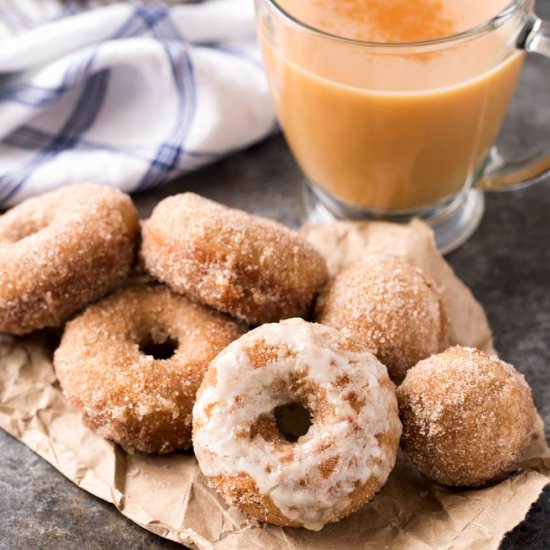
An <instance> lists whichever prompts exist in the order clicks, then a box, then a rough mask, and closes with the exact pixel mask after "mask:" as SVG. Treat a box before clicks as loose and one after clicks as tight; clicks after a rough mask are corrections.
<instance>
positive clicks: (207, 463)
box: [193, 319, 401, 529]
mask: <svg viewBox="0 0 550 550" xmlns="http://www.w3.org/2000/svg"><path fill="white" fill-rule="evenodd" d="M339 340H341V335H340V333H339V332H338V331H336V330H335V329H332V328H329V327H325V326H323V325H316V324H311V323H307V322H306V321H304V320H302V319H289V320H287V321H283V322H281V323H278V324H268V325H263V326H261V327H259V328H257V329H255V330H253V331H251V332H249V333H248V334H246V335H244V336H243V337H241V338H240V339H239V340H237V341H235V342H233V343H232V344H231V345H230V346H229V347H227V348H226V349H225V350H224V351H223V352H222V353H221V354H220V355H218V357H217V358H216V359H215V360H214V361H213V363H212V365H211V368H215V369H216V372H217V376H216V382H215V385H209V384H203V386H202V388H201V390H200V392H199V395H198V397H197V401H196V404H195V407H194V410H193V418H194V422H195V426H196V430H195V433H194V450H195V455H196V457H197V459H198V461H199V465H200V467H201V470H202V471H203V473H204V474H205V475H206V476H207V477H214V476H220V475H223V476H226V477H227V476H231V475H236V474H239V473H243V472H244V473H246V474H248V475H249V476H250V477H251V478H252V479H253V480H254V481H255V483H256V485H257V487H258V489H259V491H260V492H261V493H262V494H265V495H269V496H270V497H271V499H272V501H273V503H274V505H275V506H276V507H277V508H278V509H279V510H280V511H281V512H282V514H284V516H286V517H287V518H289V519H291V520H293V521H297V522H300V523H301V524H303V525H304V526H305V527H307V528H309V529H320V528H321V527H322V526H323V525H324V524H325V523H327V522H328V521H329V520H330V519H333V518H334V517H335V515H336V514H337V513H338V511H341V510H343V509H345V508H346V507H347V506H348V505H349V504H350V501H349V495H350V493H352V492H353V490H354V489H356V488H357V486H358V485H363V484H365V483H366V482H367V481H368V480H369V479H370V478H371V476H374V478H375V479H376V480H377V481H378V483H379V485H380V486H382V485H383V484H384V482H385V481H386V479H387V477H388V475H389V473H390V471H391V470H392V468H393V466H394V464H395V455H396V449H395V448H392V449H388V448H382V447H380V445H379V444H378V440H377V439H376V437H375V436H376V435H381V434H384V433H388V432H389V433H392V434H396V436H395V437H396V440H397V439H398V437H399V434H400V433H401V424H400V422H399V418H398V412H397V402H396V397H395V392H394V391H393V389H392V388H391V386H389V385H388V384H387V383H386V384H384V385H381V381H385V382H387V380H388V379H387V372H386V368H385V367H384V366H383V365H382V364H381V363H380V362H379V361H378V360H377V359H376V358H375V357H374V356H373V355H372V354H370V353H368V352H366V353H352V352H342V351H339V350H338V349H337V344H338V341H339ZM257 341H264V342H266V343H267V344H269V345H273V346H287V347H289V348H290V349H291V350H293V351H294V352H295V353H296V356H293V357H289V358H285V359H282V360H278V361H276V362H273V363H270V364H268V365H266V366H264V367H262V368H254V366H253V365H252V364H251V361H250V359H249V357H248V355H247V353H246V351H245V350H246V349H247V348H248V347H250V346H251V345H253V344H254V342H257ZM290 373H294V374H299V375H303V376H307V378H308V379H309V380H311V381H312V382H314V383H316V384H317V385H318V386H319V387H320V388H322V389H323V390H324V391H325V393H326V397H325V401H326V403H327V404H328V405H329V406H330V407H331V409H332V412H331V414H330V416H329V418H328V419H326V420H325V421H323V422H320V421H314V423H313V425H312V426H311V428H310V429H309V431H308V433H307V434H306V435H304V436H302V437H301V438H300V439H299V440H298V441H297V442H296V443H295V444H293V445H292V449H293V452H294V458H293V460H292V461H290V462H286V463H285V462H282V461H281V460H280V459H281V454H283V451H282V450H281V448H280V445H279V446H275V445H273V444H272V443H270V442H266V441H265V440H264V439H263V438H262V437H261V436H259V435H257V436H256V437H254V439H250V438H243V437H237V435H236V434H242V433H248V431H249V429H250V426H251V425H252V424H253V423H254V422H255V420H256V419H257V418H258V416H259V415H261V414H263V413H267V414H269V413H271V412H272V411H273V409H274V408H275V407H276V406H278V405H283V404H285V403H288V402H289V401H292V396H291V395H290V394H284V395H281V393H276V392H275V391H274V390H273V387H274V383H275V382H276V381H280V380H288V377H289V374H290ZM342 375H346V376H347V378H348V379H349V382H348V383H347V384H346V385H345V387H342V385H341V384H342V382H341V377H342ZM338 377H340V381H339V384H338V383H337V382H336V379H337V378H338ZM350 391H353V392H355V394H356V395H357V396H359V397H360V398H361V399H363V400H364V404H363V405H362V406H361V407H360V408H359V411H357V412H356V411H355V410H354V409H353V407H352V406H351V404H350V402H349V401H348V400H347V399H345V396H346V395H348V394H349V392H350ZM236 398H240V402H239V403H238V404H236ZM207 411H208V413H209V414H207ZM327 442H332V443H333V445H332V446H330V447H329V448H327V449H325V450H319V446H320V444H322V443H327ZM285 447H287V446H285ZM335 456H337V457H338V459H339V462H338V464H337V467H336V468H335V469H334V471H333V472H332V474H330V475H329V476H328V477H327V478H324V477H323V476H322V475H321V471H320V469H319V466H320V465H321V464H323V463H324V462H325V461H327V460H329V459H331V458H333V457H335ZM269 469H271V472H268V470H269ZM302 480H306V481H307V483H306V484H305V486H302V485H300V481H302Z"/></svg>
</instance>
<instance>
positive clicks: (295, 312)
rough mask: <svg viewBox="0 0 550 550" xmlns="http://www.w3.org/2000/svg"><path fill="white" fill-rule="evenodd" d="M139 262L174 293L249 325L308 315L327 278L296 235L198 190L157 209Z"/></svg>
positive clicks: (314, 253)
mask: <svg viewBox="0 0 550 550" xmlns="http://www.w3.org/2000/svg"><path fill="white" fill-rule="evenodd" d="M142 257H143V261H144V264H145V267H146V269H147V271H148V272H149V273H150V274H151V275H153V276H154V277H156V278H158V279H159V280H160V281H162V282H164V283H166V284H167V285H168V286H170V287H171V288H172V289H173V290H175V291H176V292H181V293H183V294H186V295H187V296H189V297H190V298H191V299H193V300H195V301H198V302H201V303H204V304H206V305H209V306H212V307H214V308H216V309H218V310H220V311H223V312H225V313H228V314H230V315H232V316H234V317H237V318H239V319H242V320H245V321H247V322H249V323H252V324H260V323H264V322H271V321H278V320H279V319H283V318H287V317H292V316H303V315H304V314H305V313H306V312H307V309H308V306H309V305H310V304H311V302H312V300H313V298H314V295H315V293H316V292H317V291H318V290H319V289H320V287H321V286H322V285H323V284H324V282H325V281H326V279H327V277H328V273H327V267H326V263H325V260H324V259H323V257H322V256H321V255H320V254H319V253H318V252H317V251H316V250H315V249H314V248H313V247H312V246H311V245H310V244H308V243H307V242H306V241H304V240H303V239H302V238H301V237H300V236H299V235H298V234H296V233H294V232H292V231H290V230H289V229H287V228H285V227H284V226H282V225H280V224H278V223H275V222H273V221H270V220H267V219H263V218H260V217H257V216H253V215H251V214H247V213H246V212H242V211H240V210H234V209H230V208H226V207H224V206H222V205H220V204H217V203H215V202H212V201H210V200H207V199H205V198H202V197H199V196H198V195H194V194H193V193H184V194H182V195H176V196H172V197H168V198H167V199H165V200H163V201H161V202H160V203H159V204H158V205H157V207H156V208H155V210H154V211H153V214H152V216H151V218H150V219H149V220H147V221H146V222H145V223H144V226H143V245H142Z"/></svg>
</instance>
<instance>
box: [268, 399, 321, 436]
mask: <svg viewBox="0 0 550 550" xmlns="http://www.w3.org/2000/svg"><path fill="white" fill-rule="evenodd" d="M273 415H274V416H275V424H276V426H277V429H278V430H279V433H280V435H281V436H282V437H283V439H286V441H288V442H290V443H295V442H296V441H298V439H299V438H300V437H302V436H303V435H306V434H307V432H308V431H309V429H310V428H311V424H312V421H311V412H310V411H309V409H308V408H307V407H305V406H304V405H303V404H302V403H298V402H296V401H293V402H291V403H286V404H285V405H280V406H278V407H275V409H274V410H273Z"/></svg>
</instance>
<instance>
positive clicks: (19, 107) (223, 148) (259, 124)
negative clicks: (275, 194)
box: [0, 0, 275, 207]
mask: <svg viewBox="0 0 550 550" xmlns="http://www.w3.org/2000/svg"><path fill="white" fill-rule="evenodd" d="M41 1H42V2H43V4H44V5H48V2H46V1H45V0H41ZM51 3H52V2H51V0H50V2H49V4H51ZM10 4H13V5H15V4H19V6H23V5H29V6H31V11H32V5H33V2H32V1H30V0H25V1H23V0H11V2H10V0H0V20H1V21H3V23H4V26H3V27H2V25H0V207H6V206H9V205H13V204H15V203H17V202H19V201H21V200H23V199H25V198H27V197H29V196H32V195H35V194H37V193H41V192H44V191H47V190H50V189H54V188H57V187H60V186H63V185H67V184H71V183H76V182H84V181H86V182H97V183H104V184H109V185H112V186H116V187H119V188H121V189H123V190H124V191H127V192H133V191H138V190H144V189H148V188H151V187H154V186H156V185H159V184H161V183H163V182H165V181H167V180H168V179H170V178H173V177H175V176H179V175H182V174H185V173H186V172H188V171H190V170H194V169H196V168H198V167H199V166H201V165H204V164H206V163H208V162H212V161H214V160H216V159H218V158H220V157H222V156H224V155H227V154H228V153H230V152H232V151H234V150H237V149H239V148H242V147H245V146H247V145H250V144H252V143H254V142H256V141H258V140H260V139H262V138H263V137H265V136H266V135H268V134H269V133H270V132H271V131H273V129H274V125H275V115H274V112H273V107H272V104H271V101H270V97H269V93H268V89H267V84H266V80H265V76H264V72H263V70H262V67H261V65H260V62H259V58H258V52H257V47H256V44H255V37H254V14H253V6H252V1H251V0H214V1H212V2H207V3H204V4H198V5H190V4H188V5H185V4H182V5H172V6H171V7H167V6H162V5H159V4H154V5H152V4H151V3H147V4H134V3H128V2H127V3H120V4H113V5H109V6H106V7H100V8H97V9H93V10H90V11H86V12H83V13H81V14H78V15H73V16H71V17H59V15H62V14H57V18H56V19H54V20H53V21H50V22H48V23H47V24H43V25H39V26H36V28H33V29H31V30H26V31H25V32H19V33H16V34H9V32H7V30H6V29H8V25H7V24H6V22H9V19H8V18H7V17H6V15H5V14H7V13H8V14H11V15H12V16H14V13H15V12H14V11H12V10H10ZM34 4H40V1H39V2H34ZM68 4H74V5H76V2H67V3H65V4H64V5H65V6H66V5H68ZM62 5H63V4H62ZM16 22H17V21H16ZM36 22H37V21H34V24H36ZM38 22H39V21H38Z"/></svg>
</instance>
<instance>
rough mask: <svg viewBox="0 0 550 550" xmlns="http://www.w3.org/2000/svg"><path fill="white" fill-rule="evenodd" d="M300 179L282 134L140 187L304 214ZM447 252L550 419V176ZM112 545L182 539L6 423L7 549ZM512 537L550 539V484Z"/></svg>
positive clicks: (545, 118) (511, 133)
mask: <svg viewBox="0 0 550 550" xmlns="http://www.w3.org/2000/svg"><path fill="white" fill-rule="evenodd" d="M539 11H540V12H541V13H544V14H545V15H546V16H547V17H550V2H549V1H548V0H543V1H541V2H539ZM549 74H550V62H548V61H544V60H542V59H537V58H531V59H529V61H528V64H527V68H526V71H525V73H524V77H523V81H522V87H521V90H520V93H519V95H518V98H517V100H516V101H515V103H514V109H513V113H512V116H511V117H510V119H509V121H508V122H507V124H506V128H505V131H506V135H507V139H506V144H507V148H508V149H510V150H512V151H521V154H522V155H523V154H524V152H525V150H526V149H527V148H531V147H536V146H537V144H538V145H540V143H539V136H544V135H547V136H548V137H550V95H549V94H548V90H549V89H550V88H549V84H548V75H549ZM545 96H547V97H545ZM549 141H550V140H549ZM547 143H548V142H547ZM301 181H302V176H301V175H300V172H299V171H298V169H297V167H296V165H295V163H294V161H293V160H292V158H291V157H290V155H289V153H288V151H287V149H286V146H285V145H284V142H283V140H282V139H281V138H279V137H276V138H272V139H270V140H269V141H267V142H265V143H263V144H260V145H258V146H256V147H254V148H252V149H250V150H249V151H246V152H244V153H241V154H239V155H236V156H234V157H232V158H229V159H227V160H224V161H222V162H220V163H218V164H216V165H214V166H211V167H208V168H206V169H203V170H202V171H200V172H197V173H196V174H192V175H190V176H187V177H186V178H183V179H182V180H180V181H179V182H174V183H173V184H171V185H168V186H166V187H165V188H163V189H162V190H161V191H160V192H153V193H149V194H144V195H141V196H138V197H136V199H137V202H138V204H139V206H140V208H141V210H142V213H143V214H146V213H147V212H148V211H149V210H150V208H151V207H152V206H153V205H154V204H155V202H157V201H158V200H159V199H160V198H161V197H162V196H164V195H168V194H172V193H175V192H179V191H183V190H194V191H197V192H200V193H202V194H204V195H207V196H209V197H212V198H214V199H216V200H219V201H221V202H223V203H226V204H228V205H232V206H237V207H240V208H244V209H246V210H249V211H254V212H258V213H260V214H263V215H266V216H269V217H272V218H276V219H278V220H280V221H282V222H284V223H287V224H289V225H292V226H297V225H298V224H299V223H300V220H301V217H302V210H301V206H300V195H299V186H300V183H301ZM448 260H449V262H450V263H451V265H452V266H453V268H454V269H455V270H456V272H457V273H458V275H459V276H460V277H461V278H462V279H463V280H464V281H465V282H466V283H467V284H468V285H469V286H470V288H471V289H472V290H473V292H474V294H475V295H476V297H477V298H478V299H479V300H480V301H481V302H482V303H483V305H484V306H485V308H486V310H487V312H488V315H489V319H490V322H491V325H492V327H493V330H494V333H495V338H496V346H497V348H498V350H499V352H500V353H501V355H502V356H503V357H504V358H505V359H507V360H508V361H510V362H512V363H514V364H515V365H516V366H517V367H518V368H519V369H520V370H521V371H522V372H524V373H525V374H526V376H527V378H528V380H529V382H530V383H531V385H532V387H533V389H534V393H535V400H536V403H537V405H538V407H539V410H540V411H541V412H542V414H543V416H544V418H545V421H546V424H547V426H548V427H550V375H549V372H550V371H549V369H550V182H547V183H543V184H540V185H538V186H535V187H532V188H530V189H527V190H524V191H520V192H515V193H507V194H500V195H490V196H489V197H488V200H487V212H486V214H485V217H484V220H483V222H482V224H481V227H480V228H479V230H478V232H477V233H476V235H475V236H474V237H473V238H472V239H471V240H470V241H469V242H468V243H467V244H466V245H465V246H463V247H462V248H461V249H460V250H458V251H456V252H454V253H452V254H451V255H450V256H449V257H448ZM547 436H550V432H547ZM109 547H113V548H121V549H126V548H132V549H140V548H181V546H178V545H176V544H173V543H169V542H167V541H164V540H162V539H160V538H158V537H156V536H154V535H152V534H149V533H147V532H145V531H144V530H142V529H140V528H139V527H137V526H135V525H133V524H132V523H130V522H128V521H127V520H125V519H124V518H123V517H122V516H121V515H120V514H118V513H117V512H116V510H115V509H114V508H113V507H112V506H110V505H107V504H105V503H103V502H101V501H99V500H97V499H95V498H94V497H92V496H90V495H88V494H87V493H85V492H83V491H81V490H80V489H78V488H77V487H76V486H74V485H73V484H72V483H70V482H69V481H67V480H66V479H64V478H63V477H62V476H61V475H60V474H59V473H58V472H57V471H55V470H54V469H53V468H52V467H51V466H49V465H48V464H47V463H46V462H44V461H43V460H41V459H40V458H38V457H37V456H35V455H34V454H33V453H32V452H31V451H30V450H28V449H27V448H26V447H25V446H24V445H22V444H21V443H18V442H17V441H15V440H14V439H13V438H11V437H10V436H8V435H6V434H5V433H4V432H0V549H2V550H7V549H18V550H19V549H23V550H26V549H51V550H69V549H71V550H72V549H74V548H82V549H83V550H94V549H105V548H109ZM503 547H504V548H506V549H507V550H508V549H512V548H518V549H519V548H521V549H540V550H542V549H545V548H550V491H545V493H543V495H542V496H541V498H540V499H539V501H538V503H537V504H536V505H535V506H534V507H533V509H532V510H531V512H530V514H529V516H528V519H527V521H526V522H524V523H523V524H521V525H520V526H518V528H516V529H515V530H514V532H513V533H512V534H511V535H510V536H509V537H508V538H507V540H506V541H505V543H504V545H503ZM243 550H246V549H243Z"/></svg>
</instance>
